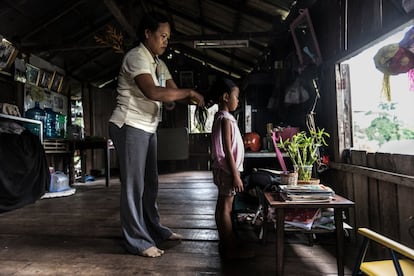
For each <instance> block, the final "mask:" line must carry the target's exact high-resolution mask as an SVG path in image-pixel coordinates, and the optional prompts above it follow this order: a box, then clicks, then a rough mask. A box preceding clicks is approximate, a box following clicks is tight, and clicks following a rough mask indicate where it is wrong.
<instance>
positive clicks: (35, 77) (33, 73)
mask: <svg viewBox="0 0 414 276" xmlns="http://www.w3.org/2000/svg"><path fill="white" fill-rule="evenodd" d="M39 76H40V69H39V68H37V67H36V66H33V65H31V64H29V63H26V83H28V84H32V85H37V83H38V82H39Z"/></svg>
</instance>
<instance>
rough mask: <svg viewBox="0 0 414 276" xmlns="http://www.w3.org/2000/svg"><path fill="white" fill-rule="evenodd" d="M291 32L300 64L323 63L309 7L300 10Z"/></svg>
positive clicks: (292, 24) (291, 25) (303, 65)
mask: <svg viewBox="0 0 414 276" xmlns="http://www.w3.org/2000/svg"><path fill="white" fill-rule="evenodd" d="M290 32H291V33H292V36H293V42H294V43H295V48H296V53H297V55H298V59H299V63H300V65H301V66H302V67H305V66H306V65H308V64H316V65H319V64H321V62H322V56H321V53H320V50H319V44H318V40H317V39H316V35H315V31H314V29H313V25H312V20H311V18H310V15H309V11H308V9H301V10H299V16H298V17H297V18H296V19H295V20H294V21H293V22H292V23H291V24H290Z"/></svg>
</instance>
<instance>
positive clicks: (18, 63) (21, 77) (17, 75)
mask: <svg viewBox="0 0 414 276" xmlns="http://www.w3.org/2000/svg"><path fill="white" fill-rule="evenodd" d="M14 80H15V81H19V82H23V83H25V82H26V62H25V61H24V59H21V58H16V60H15V61H14Z"/></svg>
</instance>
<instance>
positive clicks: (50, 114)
mask: <svg viewBox="0 0 414 276" xmlns="http://www.w3.org/2000/svg"><path fill="white" fill-rule="evenodd" d="M45 114H46V119H45V122H46V123H45V128H44V130H45V131H44V134H45V137H46V138H57V136H58V135H57V131H56V122H57V116H58V114H57V113H56V112H54V111H53V109H51V108H49V107H45Z"/></svg>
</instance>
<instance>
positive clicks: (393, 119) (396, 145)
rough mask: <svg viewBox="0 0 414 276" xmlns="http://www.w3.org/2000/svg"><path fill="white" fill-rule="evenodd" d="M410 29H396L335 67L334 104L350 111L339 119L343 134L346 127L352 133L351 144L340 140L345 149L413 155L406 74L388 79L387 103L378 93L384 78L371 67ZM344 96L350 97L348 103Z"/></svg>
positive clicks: (412, 100)
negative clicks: (381, 54) (381, 53)
mask: <svg viewBox="0 0 414 276" xmlns="http://www.w3.org/2000/svg"><path fill="white" fill-rule="evenodd" d="M411 27H412V26H411V25H410V26H408V27H405V28H403V29H399V30H398V31H396V32H394V33H393V34H392V35H390V36H389V37H387V38H386V39H384V40H382V41H380V42H379V43H377V44H375V45H374V46H372V47H370V48H367V49H366V50H364V51H363V52H361V53H359V54H358V55H356V56H354V57H352V58H350V59H348V60H345V61H343V62H342V63H341V64H340V65H339V67H338V71H337V92H338V102H339V101H342V103H341V104H342V105H343V106H342V110H344V109H345V110H346V109H347V108H350V110H351V112H349V114H350V117H349V118H347V115H346V113H347V112H346V111H345V112H344V115H343V116H342V119H343V121H345V122H342V127H343V128H344V132H345V133H346V128H347V124H349V127H350V128H351V129H352V140H351V141H349V137H348V138H347V137H345V138H344V144H345V147H347V146H351V147H352V148H353V149H357V150H366V151H368V152H377V151H378V152H389V153H402V154H414V108H413V106H414V91H412V90H414V89H413V88H411V89H412V90H411V89H410V83H411V81H410V78H409V74H408V73H401V74H398V75H391V76H390V79H389V81H390V90H391V101H387V99H386V97H385V96H384V95H383V93H382V87H383V86H382V85H383V77H384V74H383V73H382V72H381V71H379V70H378V69H377V68H376V67H375V63H374V56H375V55H376V54H377V52H378V50H379V49H380V48H382V47H383V46H385V45H389V44H394V43H399V42H400V41H401V40H402V38H403V37H404V35H405V33H406V32H407V31H408V30H409V29H410V28H411ZM338 80H339V81H338ZM347 84H349V85H347ZM345 90H348V91H345ZM341 91H342V92H345V93H341ZM349 92H350V93H349ZM346 94H350V98H348V100H347V99H346V98H347V97H348V96H345V95H346ZM340 109H341V107H339V108H338V110H340ZM339 118H341V115H339ZM347 121H348V123H347ZM340 126H341V124H340ZM345 136H346V134H345ZM347 139H348V142H347Z"/></svg>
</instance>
